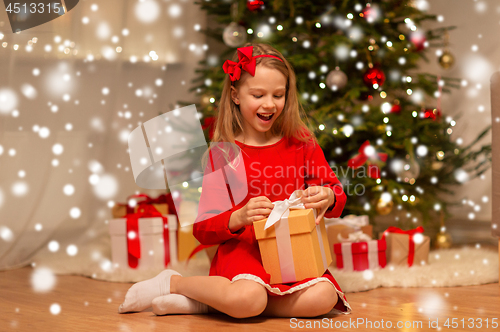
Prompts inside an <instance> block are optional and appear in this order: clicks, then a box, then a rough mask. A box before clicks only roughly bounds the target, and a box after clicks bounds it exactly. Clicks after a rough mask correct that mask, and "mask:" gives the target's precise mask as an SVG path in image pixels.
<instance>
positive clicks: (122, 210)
mask: <svg viewBox="0 0 500 332" xmlns="http://www.w3.org/2000/svg"><path fill="white" fill-rule="evenodd" d="M151 205H152V206H153V207H154V208H155V209H156V210H157V211H158V212H160V213H161V214H163V215H166V214H168V204H166V203H161V204H151ZM139 208H140V205H136V206H134V207H133V208H132V207H130V206H128V205H127V204H121V203H118V204H115V205H114V206H113V207H112V208H111V215H112V216H113V218H124V217H125V216H126V215H127V214H129V213H136V212H137V211H138V210H139Z"/></svg>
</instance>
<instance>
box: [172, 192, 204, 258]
mask: <svg viewBox="0 0 500 332" xmlns="http://www.w3.org/2000/svg"><path fill="white" fill-rule="evenodd" d="M179 215H180V219H181V220H184V221H188V222H186V225H184V226H182V225H179V226H180V227H179V232H178V235H177V241H178V242H177V244H178V252H179V261H185V260H188V259H189V256H190V254H191V253H192V252H193V250H195V249H196V247H198V245H199V244H200V242H198V240H197V239H196V238H195V237H194V235H193V224H194V221H195V220H196V216H197V215H198V204H196V202H193V201H187V200H183V201H182V203H181V204H180V211H179Z"/></svg>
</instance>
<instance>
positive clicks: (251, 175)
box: [119, 44, 351, 318]
mask: <svg viewBox="0 0 500 332" xmlns="http://www.w3.org/2000/svg"><path fill="white" fill-rule="evenodd" d="M223 69H224V72H225V73H226V74H228V76H227V77H226V80H225V82H224V88H223V92H222V96H221V100H220V105H219V111H218V115H217V121H216V126H215V130H214V134H213V137H212V141H213V142H229V143H234V144H236V145H237V146H238V147H239V149H240V150H241V156H242V160H243V162H244V165H245V170H246V175H245V176H246V177H247V181H248V182H247V183H251V184H252V185H250V186H248V188H247V189H248V194H247V195H246V197H245V199H244V200H243V201H242V202H241V203H240V204H237V205H234V206H233V207H232V208H231V209H230V210H227V209H226V208H225V205H224V204H223V202H222V201H223V200H222V196H221V194H223V193H224V192H225V190H226V185H225V183H222V184H220V185H218V184H217V183H213V182H209V181H208V180H207V181H206V180H205V179H204V182H203V187H202V188H203V189H202V194H201V198H200V204H199V209H198V217H197V219H196V222H195V224H194V225H193V234H194V235H195V237H196V238H197V239H198V240H199V241H200V243H202V244H206V245H211V244H219V248H218V250H217V254H216V255H215V257H214V259H213V261H212V264H211V267H210V273H209V276H195V277H182V276H181V275H180V274H179V273H177V272H175V271H173V270H165V271H163V272H161V273H160V274H159V275H158V276H156V277H155V278H153V279H150V280H146V281H143V282H139V283H137V284H135V285H134V286H132V287H131V288H130V290H129V291H128V293H127V295H126V297H125V301H124V303H123V304H122V305H121V306H120V309H119V312H130V311H140V310H144V309H146V308H148V307H149V306H151V305H152V306H153V312H154V313H155V314H157V315H166V314H196V313H212V312H223V313H226V314H228V315H230V316H232V317H236V318H245V317H252V316H257V315H260V314H262V315H266V316H273V317H315V316H319V315H324V314H327V313H329V312H332V311H333V312H342V313H349V312H350V311H351V308H350V306H349V304H348V302H347V300H346V298H345V296H344V294H343V292H342V290H341V289H340V287H339V286H338V284H337V282H336V281H335V279H334V278H333V276H332V275H331V274H330V272H329V271H328V270H327V271H326V272H325V273H324V274H323V276H321V277H318V278H308V279H305V280H301V281H298V282H295V283H286V284H270V275H269V274H268V273H266V271H265V270H264V267H263V266H262V261H261V257H260V251H259V246H258V242H257V240H256V239H255V233H254V229H253V222H254V221H257V220H261V219H264V218H266V217H268V216H269V214H270V213H271V211H272V209H273V207H274V205H273V204H272V202H273V201H277V200H284V199H287V198H288V197H289V196H290V195H291V194H292V193H293V192H295V191H296V192H298V193H299V195H301V199H302V202H303V203H304V205H305V207H306V208H314V209H317V210H318V213H317V219H316V223H319V221H320V220H321V218H323V216H327V217H339V216H340V214H341V212H342V210H343V208H344V205H345V201H346V196H345V194H344V192H343V190H342V185H341V184H340V182H339V181H338V179H337V178H336V176H335V174H334V173H333V171H332V170H331V168H330V167H329V165H328V163H327V162H326V159H325V157H324V154H323V151H322V150H321V148H320V147H319V145H318V143H317V142H316V140H315V138H314V135H313V134H312V132H311V131H310V130H309V129H308V128H307V126H306V125H305V123H304V122H303V120H302V119H301V114H304V112H303V110H302V107H301V105H300V104H299V102H298V98H297V88H296V79H295V74H294V72H293V69H292V67H291V65H290V64H289V63H288V61H287V60H286V59H285V58H284V57H283V55H282V54H281V53H280V52H278V51H277V50H276V49H274V48H273V47H271V46H269V45H266V44H253V45H252V44H250V45H248V46H245V47H242V48H239V49H238V50H237V53H235V55H234V57H233V61H231V60H228V61H226V62H225V63H224V66H223ZM280 168H281V169H283V168H286V169H295V170H299V172H295V173H288V174H295V175H296V176H288V175H283V173H282V172H281V173H278V172H274V171H273V170H277V169H280ZM264 188H271V189H270V190H269V191H266V190H265V189H264ZM276 188H277V189H276ZM275 189H276V190H275ZM278 189H279V190H278Z"/></svg>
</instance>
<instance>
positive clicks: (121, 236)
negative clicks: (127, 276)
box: [109, 214, 177, 269]
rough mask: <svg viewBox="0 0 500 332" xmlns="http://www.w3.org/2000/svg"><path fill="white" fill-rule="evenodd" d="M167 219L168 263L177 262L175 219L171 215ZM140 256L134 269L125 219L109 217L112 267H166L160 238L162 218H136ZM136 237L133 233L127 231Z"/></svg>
mask: <svg viewBox="0 0 500 332" xmlns="http://www.w3.org/2000/svg"><path fill="white" fill-rule="evenodd" d="M165 217H167V218H168V241H169V243H168V248H169V251H170V263H171V264H175V263H177V232H176V231H177V218H176V216H175V215H173V214H169V215H166V216H165ZM138 226H139V234H138V235H139V243H140V258H139V259H138V265H137V267H135V268H131V267H130V266H129V255H128V253H129V252H128V244H127V242H128V241H127V237H126V236H127V218H119V219H112V220H111V221H110V222H109V234H110V236H111V256H112V261H113V266H114V267H115V268H120V269H152V268H164V267H165V247H164V238H163V227H164V225H163V219H162V218H161V217H153V218H139V219H138ZM128 236H131V237H132V238H135V237H136V236H137V235H136V234H133V232H132V234H128Z"/></svg>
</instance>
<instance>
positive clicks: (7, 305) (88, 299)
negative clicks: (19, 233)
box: [0, 267, 500, 332]
mask: <svg viewBox="0 0 500 332" xmlns="http://www.w3.org/2000/svg"><path fill="white" fill-rule="evenodd" d="M32 272H33V270H32V269H31V268H30V267H26V268H22V269H17V270H12V271H5V272H0V331H12V330H14V331H15V330H17V331H36V332H38V331H89V330H95V331H125V332H127V331H204V332H207V331H213V330H217V332H223V331H235V330H236V329H238V330H239V331H288V330H297V329H299V328H300V327H303V328H304V329H305V328H307V327H309V328H308V330H311V329H312V328H313V327H314V326H316V328H317V329H335V328H340V327H342V325H341V324H343V327H344V329H341V330H348V331H349V330H353V331H354V330H357V331H370V330H373V331H398V330H402V331H428V330H434V331H435V330H436V329H432V328H430V327H429V318H431V321H432V322H435V321H436V319H438V322H437V323H438V324H439V326H440V327H441V329H440V330H441V331H445V330H452V331H479V330H481V331H482V330H497V331H500V326H497V328H492V323H493V324H495V322H496V323H497V324H500V322H498V320H499V319H500V318H498V317H499V315H500V287H499V285H498V284H497V283H496V284H488V285H482V286H470V287H450V288H381V289H375V290H371V291H368V292H361V293H352V294H347V299H348V301H349V303H350V304H351V306H352V308H353V312H352V314H351V315H341V316H335V315H330V316H324V317H318V318H315V319H300V318H299V319H296V320H293V319H292V320H291V319H289V318H280V319H277V318H266V317H256V318H251V319H242V320H237V319H233V318H231V317H229V316H225V315H222V314H220V315H175V316H155V315H154V314H153V313H152V312H151V311H146V312H141V313H134V314H125V315H120V314H118V312H117V310H118V306H119V305H120V303H121V302H122V301H123V298H124V296H125V293H126V291H127V290H128V288H129V287H130V286H131V284H128V283H110V282H104V281H97V280H92V279H89V278H85V277H80V276H58V277H57V284H56V286H55V287H54V288H53V289H52V290H51V291H50V292H48V293H43V294H41V293H35V292H34V291H33V290H32V287H31V283H30V278H31V273H32ZM54 303H57V304H59V305H60V308H61V311H60V313H59V314H57V315H53V314H51V313H50V307H51V305H52V304H54ZM448 318H450V320H449V324H450V327H449V328H447V327H446V326H444V324H445V323H446V319H448ZM471 318H472V319H474V322H472V321H471V320H469V319H471ZM493 318H496V319H493ZM451 319H454V320H453V321H452V320H451ZM462 319H463V320H462ZM382 320H383V322H382ZM368 321H370V322H371V323H368ZM398 321H399V322H400V323H399V324H400V325H401V327H403V328H402V329H399V328H397V324H398ZM480 322H481V323H482V327H480V326H479V323H480ZM358 323H359V324H358ZM453 323H455V324H457V325H456V328H453V325H451V324H453ZM313 324H316V325H313ZM356 324H358V325H356ZM366 324H368V326H366ZM370 324H372V328H370ZM388 324H392V328H388ZM404 324H406V327H407V328H404ZM416 324H421V325H419V326H417V325H416ZM434 324H435V323H434ZM486 324H488V329H486ZM412 325H413V328H412V327H411V326H412ZM462 325H463V326H464V327H463V328H462ZM377 327H378V328H377Z"/></svg>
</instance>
